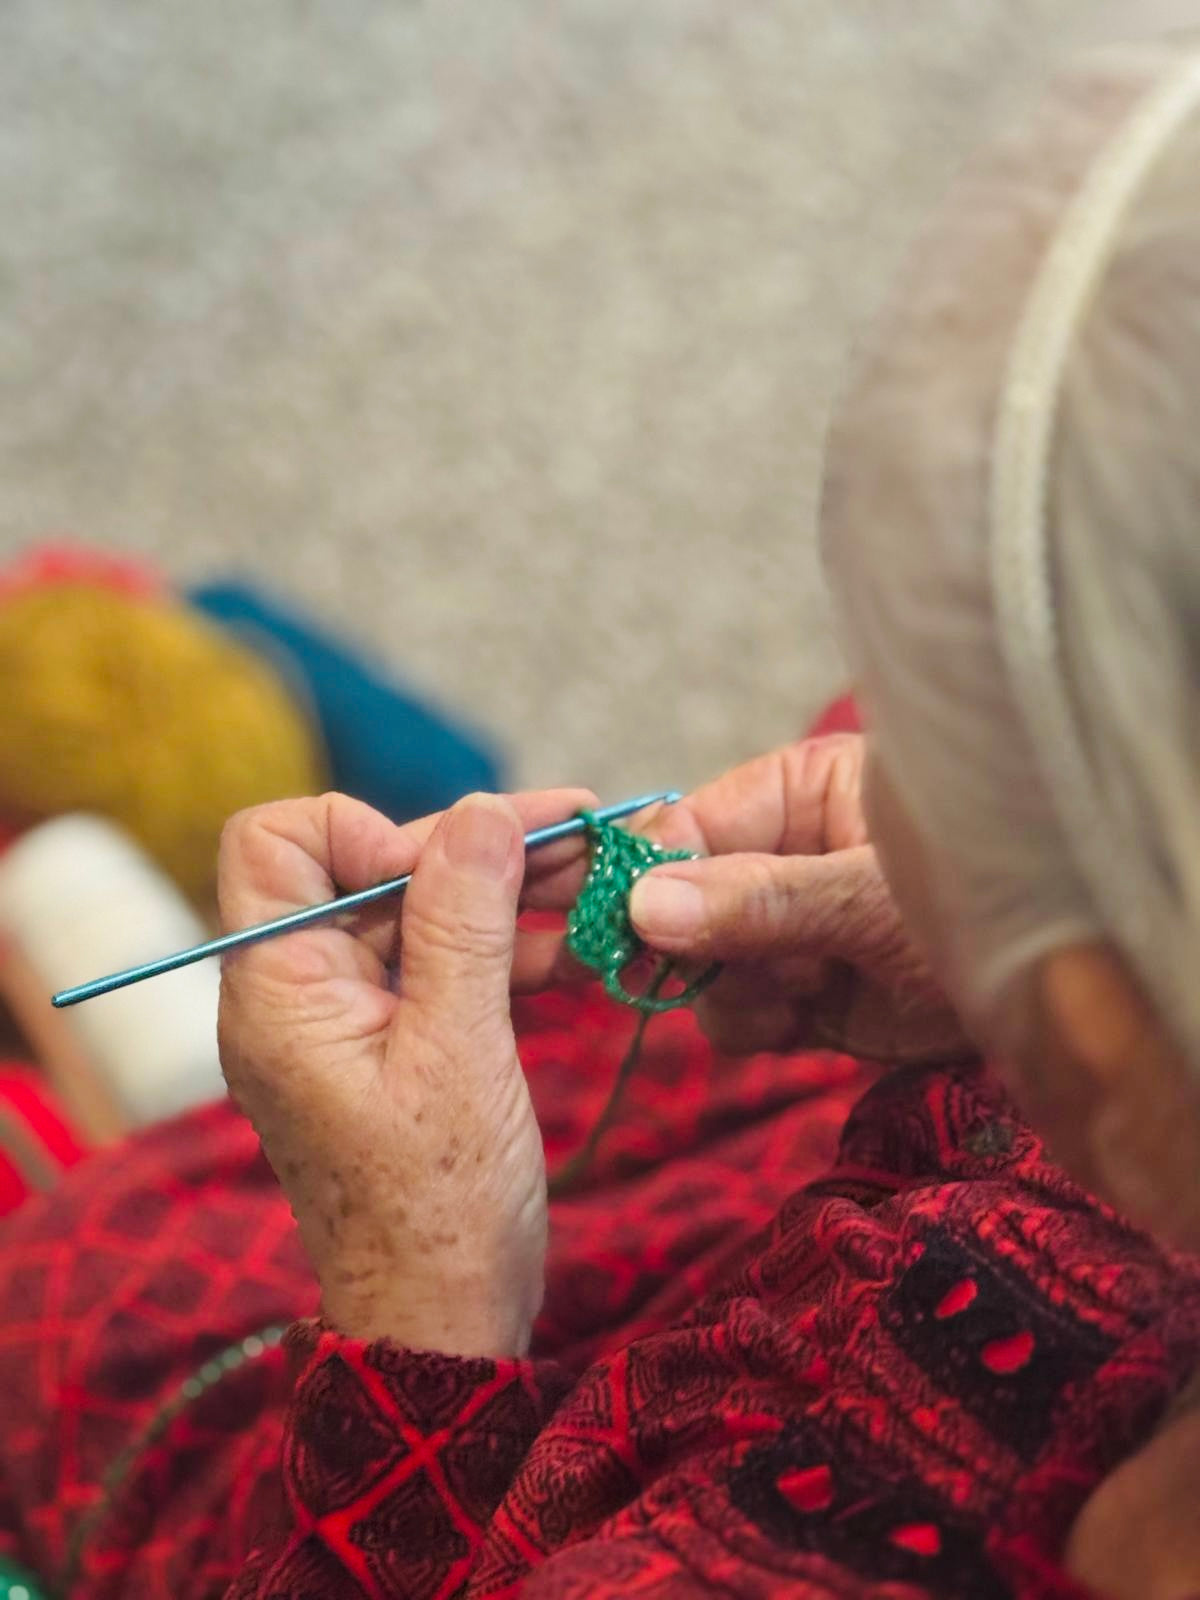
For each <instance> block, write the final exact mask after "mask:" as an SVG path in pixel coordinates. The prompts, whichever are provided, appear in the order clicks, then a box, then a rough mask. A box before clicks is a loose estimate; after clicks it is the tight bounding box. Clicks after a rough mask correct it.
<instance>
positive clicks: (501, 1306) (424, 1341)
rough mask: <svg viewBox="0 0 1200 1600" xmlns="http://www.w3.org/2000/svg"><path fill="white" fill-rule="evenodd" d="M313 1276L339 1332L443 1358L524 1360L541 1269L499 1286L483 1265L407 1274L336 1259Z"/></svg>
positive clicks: (324, 1310) (538, 1301)
mask: <svg viewBox="0 0 1200 1600" xmlns="http://www.w3.org/2000/svg"><path fill="white" fill-rule="evenodd" d="M318 1276H319V1278H320V1283H321V1309H322V1315H323V1316H324V1318H325V1320H326V1321H327V1322H328V1323H329V1324H330V1325H331V1326H333V1327H335V1328H337V1329H338V1331H339V1332H341V1333H343V1334H345V1335H347V1336H348V1337H349V1338H352V1339H364V1340H375V1339H388V1340H390V1341H391V1342H392V1343H394V1344H401V1345H405V1346H406V1347H407V1348H408V1349H410V1350H434V1351H438V1352H439V1353H441V1354H442V1355H450V1356H489V1357H492V1358H494V1359H509V1358H521V1357H523V1356H525V1355H526V1354H527V1353H528V1350H529V1341H530V1336H531V1334H532V1329H533V1322H534V1318H535V1317H536V1315H537V1312H538V1310H539V1309H540V1306H541V1299H542V1276H541V1273H540V1271H539V1272H538V1274H537V1277H536V1284H535V1283H533V1282H525V1283H521V1282H514V1281H512V1280H509V1281H508V1282H504V1281H501V1280H499V1279H498V1278H497V1276H496V1274H495V1272H494V1271H488V1270H486V1269H484V1268H482V1267H479V1268H473V1269H468V1268H465V1267H463V1266H462V1265H461V1264H454V1265H451V1264H449V1263H447V1264H445V1265H444V1267H443V1268H442V1269H441V1270H437V1271H434V1272H425V1273H422V1274H420V1275H419V1276H414V1275H411V1274H405V1273H402V1272H398V1271H395V1270H393V1271H391V1272H387V1273H380V1272H378V1271H377V1270H375V1269H374V1268H373V1267H371V1266H370V1265H356V1263H355V1262H354V1261H353V1259H350V1258H343V1259H342V1260H340V1261H339V1262H338V1264H337V1265H336V1266H334V1267H332V1268H331V1269H329V1270H327V1271H323V1272H319V1274H318Z"/></svg>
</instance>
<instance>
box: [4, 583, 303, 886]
mask: <svg viewBox="0 0 1200 1600" xmlns="http://www.w3.org/2000/svg"><path fill="white" fill-rule="evenodd" d="M322 780H323V772H322V756H321V752H320V747H319V741H318V739H317V736H316V735H315V733H314V731H313V729H312V727H311V725H310V723H309V721H308V719H307V718H306V717H305V715H304V714H303V712H302V711H301V709H300V708H299V706H298V704H297V703H296V701H295V700H294V699H293V697H292V696H291V694H290V693H289V691H288V689H287V688H286V687H285V685H284V683H283V681H282V679H281V678H280V677H279V676H278V675H277V674H276V673H275V672H274V670H273V669H272V668H271V667H270V666H268V665H267V664H266V663H265V662H264V661H262V660H260V659H259V657H257V656H256V655H254V654H252V653H251V652H250V651H248V650H246V649H245V648H243V647H242V646H241V645H239V644H237V643H236V642H235V641H233V640H231V639H229V638H227V637H226V636H225V635H224V634H222V633H219V632H217V631H216V630H215V629H214V628H213V627H212V625H211V624H209V623H208V622H206V621H205V620H204V619H202V618H201V617H198V616H197V615H195V614H194V613H193V612H191V611H189V610H188V609H187V607H186V606H184V605H183V604H181V603H179V602H177V601H173V600H169V599H146V598H142V597H132V596H130V595H126V594H121V593H117V592H115V591H112V590H108V589H103V588H99V587H95V586H92V585H88V584H55V585H52V586H48V587H44V588H32V589H29V590H26V591H24V592H21V593H18V594H16V595H12V596H9V597H7V598H6V599H5V600H4V601H3V602H2V603H0V812H3V813H4V814H5V815H6V816H8V817H9V818H13V819H16V820H18V821H20V822H32V821H36V820H40V819H42V818H45V817H49V816H55V815H58V814H61V813H62V812H67V811H91V812H96V813H98V814H99V815H101V816H105V817H109V818H111V819H112V820H113V821H114V822H117V823H120V824H121V825H122V826H123V827H125V828H126V829H127V830H128V831H129V832H130V833H131V834H132V835H133V836H134V838H135V839H137V840H138V841H139V842H140V843H141V844H142V845H143V846H144V847H145V848H146V850H147V851H148V852H149V853H150V855H152V856H153V857H154V859H155V860H156V861H158V863H159V864H160V865H161V866H162V867H163V868H164V869H165V870H166V871H167V872H168V873H169V874H170V875H171V876H172V877H173V878H174V879H175V881H176V882H177V883H178V884H179V885H180V887H181V888H183V889H184V890H185V891H186V892H187V893H188V894H190V895H191V896H192V897H193V898H195V899H198V900H207V899H208V898H209V897H210V896H211V894H212V892H213V888H214V885H215V877H216V851H217V843H218V840H219V838H220V834H221V828H222V826H223V824H224V822H225V819H226V818H227V817H229V816H230V815H231V814H232V813H233V812H234V811H238V810H240V809H241V808H242V807H244V806H250V805H258V804H260V803H261V802H263V801H266V800H276V799H281V798H283V797H285V796H289V795H299V794H312V793H315V792H316V791H317V790H318V789H319V788H320V787H321V786H322ZM114 914H119V908H118V907H114Z"/></svg>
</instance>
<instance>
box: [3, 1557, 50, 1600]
mask: <svg viewBox="0 0 1200 1600" xmlns="http://www.w3.org/2000/svg"><path fill="white" fill-rule="evenodd" d="M0 1600H45V1591H44V1590H43V1589H42V1588H41V1586H40V1585H39V1584H38V1583H37V1582H35V1580H34V1579H33V1577H32V1576H31V1575H30V1574H29V1573H28V1572H26V1571H25V1569H24V1567H19V1566H17V1564H16V1562H15V1561H7V1560H5V1559H3V1558H2V1557H0Z"/></svg>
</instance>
